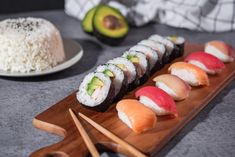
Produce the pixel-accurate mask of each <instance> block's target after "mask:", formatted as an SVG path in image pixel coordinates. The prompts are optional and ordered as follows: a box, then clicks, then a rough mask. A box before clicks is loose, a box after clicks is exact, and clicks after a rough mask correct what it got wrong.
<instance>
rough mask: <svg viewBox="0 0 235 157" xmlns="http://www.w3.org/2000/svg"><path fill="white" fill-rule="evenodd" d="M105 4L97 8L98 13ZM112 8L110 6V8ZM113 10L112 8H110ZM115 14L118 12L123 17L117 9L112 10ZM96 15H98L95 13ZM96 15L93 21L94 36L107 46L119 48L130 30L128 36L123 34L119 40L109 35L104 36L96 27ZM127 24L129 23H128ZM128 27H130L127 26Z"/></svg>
mask: <svg viewBox="0 0 235 157" xmlns="http://www.w3.org/2000/svg"><path fill="white" fill-rule="evenodd" d="M102 5H104V4H100V5H98V6H97V8H96V11H97V10H98V9H99V7H100V6H102ZM109 7H110V6H109ZM110 8H112V7H110ZM112 9H113V11H114V12H117V13H118V14H120V15H121V12H120V11H119V10H118V9H116V8H112ZM95 14H96V13H95ZM95 14H94V16H93V21H92V27H93V35H95V36H96V38H97V39H99V40H100V41H101V42H103V43H105V44H108V45H111V46H117V45H119V44H120V43H121V42H122V41H123V40H124V39H125V38H126V36H127V35H128V32H129V28H128V32H127V33H126V34H123V36H121V37H118V38H113V37H109V36H107V35H104V34H102V32H99V31H98V30H97V29H96V27H95V23H94V22H95V20H94V17H95ZM125 22H126V21H125ZM126 23H127V22H126ZM127 27H128V26H127Z"/></svg>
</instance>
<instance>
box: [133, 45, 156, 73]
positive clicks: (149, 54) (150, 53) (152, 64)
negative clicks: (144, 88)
mask: <svg viewBox="0 0 235 157" xmlns="http://www.w3.org/2000/svg"><path fill="white" fill-rule="evenodd" d="M132 50H133V51H137V52H142V53H143V54H145V56H146V58H147V59H148V62H149V69H150V70H151V73H154V72H156V71H157V70H159V69H160V62H159V58H158V54H157V52H156V51H155V50H153V49H152V48H150V47H148V46H144V45H135V46H133V47H131V48H130V51H132Z"/></svg>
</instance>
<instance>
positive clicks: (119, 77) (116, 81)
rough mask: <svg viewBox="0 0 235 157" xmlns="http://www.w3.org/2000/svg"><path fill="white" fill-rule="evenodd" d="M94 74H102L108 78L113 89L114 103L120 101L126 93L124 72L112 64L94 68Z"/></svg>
mask: <svg viewBox="0 0 235 157" xmlns="http://www.w3.org/2000/svg"><path fill="white" fill-rule="evenodd" d="M96 72H101V73H104V74H105V75H107V76H108V77H110V79H111V80H112V82H113V85H114V88H115V93H114V97H115V98H114V101H117V100H120V99H121V98H122V97H123V96H124V94H125V93H126V91H127V78H126V76H125V74H124V72H123V71H122V70H121V69H120V68H118V67H117V66H116V65H113V64H104V65H100V66H98V67H97V68H96Z"/></svg>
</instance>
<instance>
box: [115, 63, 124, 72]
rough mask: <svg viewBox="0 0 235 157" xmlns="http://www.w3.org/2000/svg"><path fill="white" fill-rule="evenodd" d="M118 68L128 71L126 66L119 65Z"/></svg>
mask: <svg viewBox="0 0 235 157" xmlns="http://www.w3.org/2000/svg"><path fill="white" fill-rule="evenodd" d="M117 66H118V67H119V68H120V69H122V70H123V71H126V66H125V65H124V64H117Z"/></svg>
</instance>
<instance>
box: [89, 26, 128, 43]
mask: <svg viewBox="0 0 235 157" xmlns="http://www.w3.org/2000/svg"><path fill="white" fill-rule="evenodd" d="M93 34H94V35H95V36H96V38H97V39H99V40H100V41H101V42H102V43H104V44H108V45H111V46H118V45H119V44H120V43H121V42H122V41H123V40H124V39H125V38H126V36H127V34H126V35H124V36H123V37H120V38H111V37H109V36H105V35H103V34H101V33H100V32H98V31H97V30H96V29H95V27H94V25H93Z"/></svg>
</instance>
